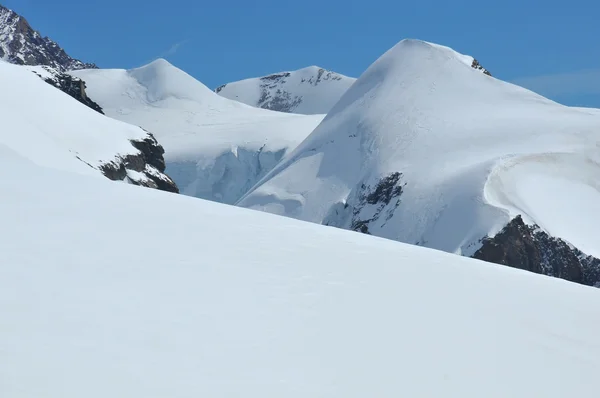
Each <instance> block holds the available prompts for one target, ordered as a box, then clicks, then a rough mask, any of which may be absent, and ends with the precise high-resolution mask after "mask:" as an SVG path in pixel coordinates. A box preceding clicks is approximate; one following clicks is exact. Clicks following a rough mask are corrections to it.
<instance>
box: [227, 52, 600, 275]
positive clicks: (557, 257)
mask: <svg viewBox="0 0 600 398" xmlns="http://www.w3.org/2000/svg"><path fill="white" fill-rule="evenodd" d="M474 64H475V66H474ZM477 66H478V63H475V62H474V58H473V57H470V56H467V55H463V54H460V53H458V52H456V51H454V50H452V49H450V48H448V47H444V46H440V45H436V44H432V43H427V42H423V41H419V40H403V41H401V42H400V43H398V44H397V45H396V46H394V47H393V48H391V49H390V50H389V51H387V52H386V53H385V54H384V55H382V56H381V57H380V58H379V59H378V60H377V61H375V62H374V63H373V64H372V65H371V66H370V67H369V68H368V69H367V70H366V71H365V72H364V73H363V74H362V75H361V76H360V78H359V79H358V80H357V81H356V82H355V83H354V84H353V85H352V87H350V89H349V90H348V91H346V93H345V94H344V95H343V96H342V97H341V98H340V100H339V101H338V103H337V104H336V105H335V106H334V107H333V108H332V109H331V111H330V112H329V113H328V114H327V116H326V117H325V119H324V120H323V122H322V123H321V124H320V125H319V126H318V127H317V128H316V129H315V130H314V131H313V132H312V133H311V134H310V135H309V136H308V137H307V138H306V140H304V142H302V143H301V144H300V145H299V146H298V147H297V148H296V149H295V150H294V152H292V153H291V154H290V155H289V156H287V157H286V158H285V159H284V160H283V161H282V162H281V163H279V164H278V165H277V166H276V167H275V168H274V169H273V170H271V172H269V174H268V175H267V176H265V178H263V179H262V180H261V182H260V183H259V184H258V185H257V186H255V187H254V188H253V189H252V190H251V191H250V192H249V193H248V194H246V196H245V197H243V198H242V199H241V200H240V201H239V202H238V204H239V205H241V206H243V207H249V208H253V209H257V210H264V211H268V212H273V213H277V214H281V215H286V216H290V217H294V218H298V219H301V220H305V221H312V222H315V223H319V224H326V225H332V226H337V227H341V228H346V229H350V230H354V231H360V232H363V233H368V234H373V235H377V236H380V237H384V238H389V239H394V240H398V241H401V242H405V243H411V244H417V245H422V246H426V247H430V248H434V249H438V250H444V251H448V252H451V253H459V254H463V255H467V256H471V255H473V254H474V253H475V251H477V249H478V248H479V247H481V242H482V239H483V238H485V237H487V236H488V235H489V236H494V235H495V234H496V233H497V232H498V231H500V230H501V229H502V228H503V227H504V226H506V225H507V224H508V223H509V222H510V220H511V219H512V218H514V217H516V216H517V215H519V214H521V215H522V216H523V219H524V220H526V222H528V223H529V225H532V228H533V229H532V231H533V230H535V228H539V227H535V226H536V225H537V226H544V228H548V230H547V231H546V232H547V236H548V237H551V238H552V239H553V238H560V239H563V240H565V241H568V242H569V243H570V244H572V245H573V246H574V247H577V248H578V249H580V250H581V252H583V253H585V254H588V255H593V256H600V252H598V251H597V250H596V252H591V251H590V250H594V248H595V247H597V246H595V245H594V241H593V240H594V239H595V234H594V233H592V232H591V231H594V228H595V227H594V225H597V224H598V223H600V213H599V212H598V211H597V205H596V204H597V203H598V202H600V194H598V190H597V189H596V188H595V187H597V186H598V185H600V177H599V176H600V169H599V168H598V165H597V162H596V161H595V160H593V161H590V159H597V158H598V154H597V153H596V152H597V151H596V152H593V151H592V148H595V146H596V143H597V142H600V113H597V112H594V111H589V110H586V111H583V110H581V109H577V108H569V107H565V106H562V105H559V104H557V103H555V102H553V101H550V100H548V99H546V98H543V97H541V96H539V95H537V94H535V93H533V92H531V91H528V90H525V89H523V88H521V87H518V86H515V85H512V84H509V83H505V82H503V81H500V80H497V79H495V78H493V77H490V76H487V75H486V73H485V71H484V70H483V69H481V68H478V67H477ZM532 184H535V185H536V188H535V189H532V188H531V187H532ZM561 191H563V192H581V194H582V200H581V202H579V203H578V210H577V212H570V211H569V203H568V202H564V201H563V200H562V199H561V196H560V195H557V192H561ZM584 192H585V194H584ZM551 209H555V210H551ZM557 209H560V212H561V213H563V216H562V217H555V213H556V211H557ZM567 213H568V214H569V215H570V216H569V217H566V216H564V214H567ZM584 225H585V226H584ZM582 231H590V232H588V233H583V232H582ZM531 235H532V236H534V237H535V239H537V241H536V242H534V243H531V245H532V246H535V247H536V249H535V250H536V252H538V253H544V254H543V255H541V254H540V255H538V256H537V257H536V258H533V257H532V258H530V259H521V260H522V261H517V263H512V264H508V265H513V266H520V265H521V264H526V263H528V262H533V263H535V264H536V266H535V267H534V268H535V269H540V270H546V271H544V272H545V273H546V274H548V275H554V276H560V275H564V274H565V273H562V274H561V273H560V272H556V271H555V270H556V269H560V267H561V264H562V263H564V258H566V257H565V256H563V254H564V253H563V254H561V252H560V250H562V249H560V245H558V244H557V245H554V243H548V242H550V241H551V238H547V239H546V238H544V239H542V238H541V237H540V236H541V235H535V234H533V233H532V234H531ZM542 240H544V242H542ZM512 241H513V240H511V239H505V240H504V241H503V242H512ZM538 243H539V245H538ZM490 245H491V244H490ZM552 245H554V248H553V249H548V247H550V246H552ZM564 246H565V245H563V247H564ZM498 250H503V249H498ZM577 253H578V252H575V251H574V252H573V253H571V254H572V256H571V257H572V258H573V259H574V260H573V264H575V265H574V267H575V268H578V272H579V273H578V275H586V274H589V273H590V272H591V271H594V270H595V271H598V270H600V268H598V267H596V266H591V267H592V268H594V267H596V268H594V270H591V269H588V268H585V267H586V266H585V265H582V263H581V261H580V260H577V258H581V256H579V255H578V254H577ZM548 256H553V257H548ZM489 258H492V257H489ZM514 258H515V257H514V256H512V257H511V259H514ZM546 258H552V260H550V262H548V263H540V259H546ZM511 261H512V260H511ZM544 261H545V260H544ZM594 261H596V260H594ZM594 261H590V262H589V263H590V264H592V263H594ZM599 272H600V271H599ZM592 273H593V272H592ZM573 274H574V273H571V275H573ZM594 275H596V274H594ZM578 281H579V282H582V283H588V284H594V283H596V282H600V277H594V278H592V279H587V280H586V279H580V280H578Z"/></svg>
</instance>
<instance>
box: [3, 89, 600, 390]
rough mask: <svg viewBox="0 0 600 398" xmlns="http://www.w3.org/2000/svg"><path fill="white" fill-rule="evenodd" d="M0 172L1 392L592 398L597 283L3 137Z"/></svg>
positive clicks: (599, 357) (597, 351)
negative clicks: (78, 166) (122, 178)
mask: <svg viewBox="0 0 600 398" xmlns="http://www.w3.org/2000/svg"><path fill="white" fill-rule="evenodd" d="M48 88H49V89H51V87H49V86H48ZM69 100H70V99H69ZM89 113H90V114H95V113H94V112H93V111H89ZM97 117H100V116H99V115H98V116H97ZM0 178H1V180H2V192H3V193H2V206H0V219H1V220H2V221H3V228H1V229H0V242H1V243H0V246H1V248H2V250H1V253H2V254H1V256H2V261H0V308H2V325H3V326H2V327H0V352H2V361H0V380H1V382H0V393H1V394H0V395H2V396H3V397H11V398H12V397H19V398H41V397H48V398H54V397H61V398H75V397H77V398H79V397H82V396H85V397H87V398H101V397H102V398H105V397H173V398H184V397H186V398H187V397H200V396H205V397H217V398H218V397H242V396H243V397H292V398H293V397H315V396H330V397H368V396H374V397H386V396H394V397H399V396H408V397H417V396H423V397H467V398H468V397H482V396H485V397H488V398H497V397H503V398H504V397H515V398H519V397H547V398H553V397H595V396H597V393H598V383H597V370H598V368H599V367H600V345H599V344H598V336H599V335H600V323H599V322H598V313H600V295H598V291H597V290H595V289H591V288H588V287H585V286H580V285H576V284H572V283H566V282H565V281H561V280H557V279H552V278H547V277H544V276H539V275H535V274H531V273H525V272H522V271H518V270H513V269H509V268H506V267H499V266H495V265H490V264H485V263H482V262H479V261H475V260H472V259H467V258H461V257H458V256H453V255H449V254H446V253H442V252H438V251H434V250H429V249H425V248H421V247H415V246H409V245H404V244H401V243H397V242H392V241H389V240H384V239H378V238H375V237H372V236H366V235H361V234H356V233H351V232H348V231H343V230H339V229H335V228H326V227H323V226H319V225H314V224H309V223H302V222H298V221H295V220H291V219H286V218H282V217H275V216H272V215H269V214H265V213H260V212H253V211H248V210H246V209H239V208H235V207H233V206H224V205H221V204H218V203H211V202H207V201H202V200H198V199H193V198H188V197H185V196H182V195H169V194H166V193H164V192H158V191H156V190H150V189H139V188H137V187H131V186H127V185H125V184H115V183H110V182H109V181H106V180H103V179H97V178H96V179H94V178H90V177H86V176H82V175H76V174H73V173H70V172H66V171H60V170H55V169H52V168H49V167H42V166H39V165H36V164H34V163H32V162H30V161H28V160H26V159H24V158H23V157H22V156H19V155H18V154H16V153H15V152H14V151H11V150H9V149H7V148H6V147H5V146H4V145H1V144H0ZM142 232H143V233H142ZM432 381H434V382H432Z"/></svg>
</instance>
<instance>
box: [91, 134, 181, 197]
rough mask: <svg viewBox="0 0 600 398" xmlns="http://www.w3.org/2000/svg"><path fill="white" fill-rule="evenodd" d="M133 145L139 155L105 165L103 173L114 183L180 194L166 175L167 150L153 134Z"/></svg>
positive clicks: (134, 141)
mask: <svg viewBox="0 0 600 398" xmlns="http://www.w3.org/2000/svg"><path fill="white" fill-rule="evenodd" d="M131 144H132V145H133V146H134V147H135V148H136V149H138V150H139V151H140V153H139V154H137V155H126V156H124V157H122V158H120V162H110V163H105V164H104V165H102V167H101V171H102V173H103V174H104V175H105V176H106V177H108V178H109V179H111V180H114V181H127V182H129V183H131V184H133V185H140V186H145V187H149V188H156V189H160V190H161V191H167V192H174V193H179V188H178V187H177V185H176V184H175V182H174V181H173V180H172V179H171V177H169V176H168V175H166V174H164V171H165V159H164V157H163V154H164V153H165V150H164V149H163V147H162V146H161V145H160V144H159V143H158V141H156V138H154V136H153V135H152V134H151V133H148V138H146V139H144V140H141V141H136V140H131Z"/></svg>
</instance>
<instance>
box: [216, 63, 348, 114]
mask: <svg viewBox="0 0 600 398" xmlns="http://www.w3.org/2000/svg"><path fill="white" fill-rule="evenodd" d="M355 80H356V79H353V78H350V77H347V76H343V75H340V74H339V73H335V72H332V71H329V70H326V69H323V68H320V67H318V66H309V67H307V68H303V69H299V70H296V71H293V72H280V73H275V74H272V75H268V76H263V77H259V78H252V79H246V80H241V81H238V82H232V83H228V84H224V85H222V86H220V87H218V88H217V89H216V90H215V92H216V93H217V94H219V95H221V96H223V97H225V98H229V99H232V100H236V101H240V102H243V103H245V104H248V105H251V106H254V107H257V108H263V109H270V110H272V111H278V112H286V113H299V114H307V115H311V114H326V113H327V112H329V110H330V109H331V107H333V105H335V103H336V102H337V101H338V100H339V99H340V97H341V96H342V95H343V94H344V93H345V92H346V90H347V89H348V88H349V87H350V86H351V85H352V83H354V81H355Z"/></svg>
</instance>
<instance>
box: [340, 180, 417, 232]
mask: <svg viewBox="0 0 600 398" xmlns="http://www.w3.org/2000/svg"><path fill="white" fill-rule="evenodd" d="M401 178H402V173H399V172H394V173H391V174H390V175H388V176H386V177H383V178H381V179H380V180H379V181H378V182H377V184H376V185H375V188H373V189H372V188H371V187H370V186H367V185H365V184H362V185H361V187H360V192H359V194H358V204H357V205H356V206H354V208H353V210H352V221H351V222H350V229H351V230H353V231H358V232H362V233H367V234H370V232H369V224H370V223H371V222H373V221H376V220H378V219H379V217H380V216H381V212H382V211H383V209H385V208H386V207H387V206H388V205H389V204H390V203H391V202H392V200H394V199H396V203H395V204H394V206H393V207H392V208H389V209H388V211H387V212H386V218H385V220H386V221H388V220H389V219H390V218H392V216H393V215H394V210H395V209H396V208H397V207H398V206H399V205H400V196H401V195H402V193H403V191H404V187H405V186H406V184H401V183H400V179H401ZM366 205H374V206H377V207H376V209H375V212H374V214H373V216H372V217H370V218H368V219H363V218H361V217H360V214H361V212H362V210H363V209H364V208H365V206H366Z"/></svg>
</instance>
